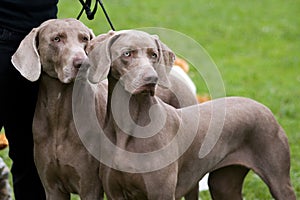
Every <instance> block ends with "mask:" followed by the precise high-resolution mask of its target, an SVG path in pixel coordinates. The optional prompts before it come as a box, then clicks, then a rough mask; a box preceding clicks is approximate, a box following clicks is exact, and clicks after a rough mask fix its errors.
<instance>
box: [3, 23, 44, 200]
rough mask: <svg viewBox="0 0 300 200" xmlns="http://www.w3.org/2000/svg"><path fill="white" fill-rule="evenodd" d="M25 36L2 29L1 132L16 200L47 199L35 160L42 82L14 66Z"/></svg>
mask: <svg viewBox="0 0 300 200" xmlns="http://www.w3.org/2000/svg"><path fill="white" fill-rule="evenodd" d="M24 37H25V35H20V34H17V33H14V32H11V31H8V30H6V29H2V28H0V129H1V127H4V129H5V134H6V137H7V139H8V141H9V157H10V158H11V159H12V161H13V164H12V169H11V172H12V175H13V187H14V194H15V198H16V200H22V199H24V200H28V199H30V200H44V199H46V198H45V192H44V189H43V186H42V184H41V181H40V179H39V176H38V173H37V170H36V167H35V164H34V159H33V139H32V119H33V115H34V110H35V104H36V98H37V93H38V82H30V81H28V80H26V79H25V78H23V77H22V76H21V74H20V73H19V72H18V71H17V70H16V69H15V68H14V66H13V65H12V63H11V56H12V55H13V53H14V52H15V51H16V49H17V47H18V46H19V44H20V41H21V40H22V39H23V38H24Z"/></svg>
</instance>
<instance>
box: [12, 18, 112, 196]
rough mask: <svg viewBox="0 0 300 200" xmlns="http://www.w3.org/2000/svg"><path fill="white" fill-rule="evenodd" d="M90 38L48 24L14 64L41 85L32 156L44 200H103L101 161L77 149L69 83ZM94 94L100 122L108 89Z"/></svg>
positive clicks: (82, 31)
mask: <svg viewBox="0 0 300 200" xmlns="http://www.w3.org/2000/svg"><path fill="white" fill-rule="evenodd" d="M93 37H94V34H93V33H92V31H91V30H90V29H88V28H87V27H86V26H85V25H84V24H82V23H81V22H80V21H78V20H75V19H54V20H48V21H46V22H44V23H43V24H42V25H40V26H39V27H37V28H35V29H33V30H32V31H31V32H30V33H29V34H28V35H27V36H26V38H25V39H24V40H23V41H22V43H21V44H20V46H19V48H18V50H17V51H16V53H15V54H14V55H13V58H12V62H13V64H14V66H15V67H16V68H17V69H18V70H19V71H20V73H21V74H22V75H23V76H24V77H25V78H27V79H28V80H31V81H36V80H37V79H40V80H39V81H40V88H39V94H38V100H37V105H36V110H35V115H34V120H33V136H34V156H35V163H36V166H37V169H38V173H39V175H40V177H41V181H42V183H43V185H44V188H45V190H46V196H47V200H68V199H70V194H71V193H76V194H79V196H80V197H81V199H82V200H96V199H103V190H102V187H101V181H100V178H99V176H98V168H99V161H98V160H96V159H95V158H94V157H93V156H92V155H90V154H89V152H88V151H87V150H86V148H85V147H84V146H83V144H82V143H81V140H80V138H79V136H78V133H77V130H76V127H75V124H74V120H73V115H72V91H73V85H74V84H73V82H74V80H75V77H76V75H77V73H78V71H79V68H80V66H81V64H82V63H83V62H84V60H85V59H87V55H86V53H85V48H86V46H87V44H88V43H89V41H90V40H91V39H92V38H93ZM93 91H94V92H95V94H96V95H95V96H96V98H97V101H96V104H97V107H98V108H99V109H98V111H99V113H101V114H99V116H103V115H104V113H105V105H106V94H107V85H105V84H103V83H100V84H98V85H97V87H96V88H94V90H93ZM25 98H26V97H25ZM100 121H101V119H100Z"/></svg>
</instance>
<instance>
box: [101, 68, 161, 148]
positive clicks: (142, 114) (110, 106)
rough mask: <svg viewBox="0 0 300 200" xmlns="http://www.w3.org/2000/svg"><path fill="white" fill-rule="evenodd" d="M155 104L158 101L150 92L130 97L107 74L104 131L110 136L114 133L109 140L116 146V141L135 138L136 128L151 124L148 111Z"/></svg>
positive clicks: (117, 142) (114, 79) (130, 95)
mask: <svg viewBox="0 0 300 200" xmlns="http://www.w3.org/2000/svg"><path fill="white" fill-rule="evenodd" d="M118 87H119V88H121V89H119V90H118V92H117V94H116V95H115V94H114V92H115V91H114V90H115V89H116V88H118ZM114 96H116V97H117V98H116V97H114ZM157 103H158V100H157V99H156V97H155V96H152V95H151V94H150V92H149V93H140V94H135V95H132V94H130V93H129V92H127V91H125V89H124V87H122V86H120V84H119V83H118V80H117V79H116V78H114V77H113V76H112V75H111V73H109V75H108V99H107V110H106V117H105V126H104V127H105V129H104V130H106V131H107V133H108V134H110V135H111V133H114V134H113V135H114V136H113V137H110V138H114V140H116V144H117V145H119V141H118V140H122V141H128V140H130V138H131V137H132V136H135V134H136V130H137V127H144V126H147V125H148V124H149V123H151V118H150V116H149V110H150V109H151V107H152V106H154V105H156V104H157ZM137 134H139V133H137ZM122 135H123V136H122ZM124 137H126V139H124ZM121 138H122V139H121ZM123 145H126V144H123ZM123 145H120V146H123Z"/></svg>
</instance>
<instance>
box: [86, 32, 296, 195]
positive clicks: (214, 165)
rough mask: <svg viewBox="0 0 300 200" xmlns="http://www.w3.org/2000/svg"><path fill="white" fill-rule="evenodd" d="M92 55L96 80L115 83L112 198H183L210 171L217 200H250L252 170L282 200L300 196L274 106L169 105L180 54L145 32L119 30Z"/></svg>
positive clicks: (234, 101)
mask: <svg viewBox="0 0 300 200" xmlns="http://www.w3.org/2000/svg"><path fill="white" fill-rule="evenodd" d="M89 56H90V57H91V61H92V62H91V63H90V64H91V68H90V73H89V80H90V81H91V82H98V81H100V80H101V79H102V78H105V77H106V76H107V77H108V84H109V89H108V106H107V111H106V112H107V113H106V119H105V120H106V121H105V129H104V133H105V135H106V137H107V138H109V139H110V142H107V141H106V142H103V141H101V150H102V153H103V154H102V155H106V154H109V155H110V157H111V160H110V162H105V161H104V163H103V164H101V168H100V176H101V178H102V180H103V185H104V190H105V192H106V194H107V196H108V199H139V200H141V199H149V200H157V199H164V200H166V199H170V200H172V199H173V200H174V199H180V198H181V197H182V196H184V195H186V194H187V193H188V192H190V191H191V190H192V189H193V187H194V186H195V185H196V184H197V182H198V181H199V180H200V179H201V178H202V177H203V176H204V175H205V174H206V173H208V172H209V173H210V175H209V186H210V192H211V195H212V198H213V199H231V200H232V199H242V192H241V191H242V185H243V180H244V178H245V176H246V175H247V173H248V172H249V170H253V171H254V172H255V173H256V174H258V175H259V176H260V177H261V178H262V180H263V181H264V182H265V183H266V184H267V186H268V187H269V189H270V192H271V194H272V196H273V197H274V198H275V199H280V200H286V199H289V200H294V199H296V196H295V193H294V191H293V188H292V186H291V183H290V152H289V145H288V140H287V137H286V134H285V132H284V130H283V129H282V127H281V126H280V125H279V124H278V122H277V121H276V119H275V118H274V116H273V114H272V112H271V111H270V110H269V109H268V108H267V107H265V106H264V105H262V104H260V103H258V102H256V101H253V100H251V99H248V98H242V97H228V98H220V99H216V100H213V101H209V102H207V103H203V104H199V105H196V106H190V107H187V108H183V109H175V108H173V107H171V106H169V105H167V104H165V103H163V102H162V101H161V100H160V99H159V98H157V97H156V95H155V91H156V86H157V84H160V85H163V86H168V85H169V84H168V81H169V80H168V72H169V70H168V67H171V66H172V64H173V61H174V58H175V56H174V54H173V53H172V52H171V51H170V50H169V49H168V48H167V47H166V46H165V45H164V44H163V43H162V42H161V41H160V40H159V39H158V38H157V37H155V36H151V35H149V34H147V33H145V32H141V31H134V30H128V31H120V32H117V33H116V34H115V35H113V36H112V37H110V38H109V39H106V40H104V41H103V42H101V43H99V44H98V45H97V47H95V48H94V49H93V50H92V51H91V53H90V54H89ZM124 105H125V106H124ZM127 105H128V106H127ZM149 127H150V128H149ZM154 129H155V131H152V130H154ZM109 143H111V144H112V145H111V146H109ZM112 147H114V148H112ZM103 160H105V159H103Z"/></svg>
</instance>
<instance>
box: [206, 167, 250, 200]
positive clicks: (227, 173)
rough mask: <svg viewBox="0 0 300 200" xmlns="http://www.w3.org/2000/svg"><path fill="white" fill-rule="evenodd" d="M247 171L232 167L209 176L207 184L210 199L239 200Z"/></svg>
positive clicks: (224, 168) (216, 171)
mask: <svg viewBox="0 0 300 200" xmlns="http://www.w3.org/2000/svg"><path fill="white" fill-rule="evenodd" d="M248 172H249V169H248V168H246V167H243V166H238V165H232V166H228V167H223V168H220V169H218V170H215V171H213V172H211V173H210V174H209V179H208V184H209V191H210V194H211V197H212V199H218V200H220V199H224V200H225V199H228V200H229V199H230V200H241V199H243V197H242V187H243V181H244V178H245V176H246V175H247V173H248Z"/></svg>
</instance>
